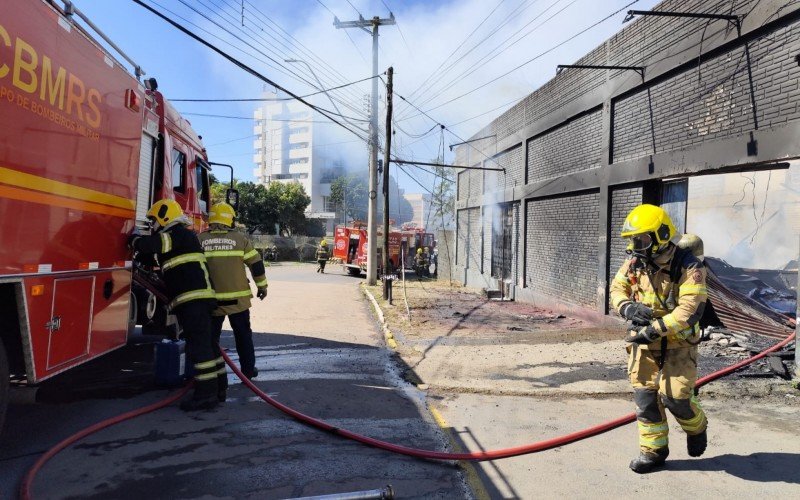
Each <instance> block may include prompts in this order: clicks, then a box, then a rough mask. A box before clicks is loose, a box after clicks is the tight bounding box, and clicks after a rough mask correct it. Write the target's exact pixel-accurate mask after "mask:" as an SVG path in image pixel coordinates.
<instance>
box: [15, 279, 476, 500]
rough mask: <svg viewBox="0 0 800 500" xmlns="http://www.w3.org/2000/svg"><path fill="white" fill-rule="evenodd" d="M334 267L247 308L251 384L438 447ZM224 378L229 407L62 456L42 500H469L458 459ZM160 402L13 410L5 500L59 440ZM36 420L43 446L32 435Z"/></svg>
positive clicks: (181, 416) (41, 483) (411, 390)
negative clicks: (330, 499) (348, 435)
mask: <svg viewBox="0 0 800 500" xmlns="http://www.w3.org/2000/svg"><path fill="white" fill-rule="evenodd" d="M329 270H330V272H329V273H328V274H324V275H321V274H317V273H315V272H314V266H311V265H300V266H297V265H287V266H274V267H270V268H268V271H267V275H268V278H269V280H270V287H269V296H268V298H267V299H266V300H265V301H264V302H258V301H256V303H255V306H254V308H253V320H252V322H253V329H254V331H256V332H258V333H257V334H256V335H255V342H256V354H257V364H258V368H259V370H260V372H261V373H260V376H259V377H258V379H257V381H256V382H257V384H258V385H259V386H260V387H261V388H262V389H263V390H265V391H267V392H269V393H270V395H272V396H274V397H275V398H276V399H278V400H279V401H281V402H282V403H285V404H287V405H289V406H292V407H294V408H295V409H297V410H299V411H301V412H304V413H307V414H309V415H312V416H315V417H318V418H322V419H325V420H327V421H329V422H330V423H331V424H333V425H336V426H339V427H343V428H347V429H349V430H352V431H355V432H359V433H363V434H366V435H369V436H371V437H375V438H379V439H384V440H387V441H390V442H394V443H399V444H403V445H407V446H414V447H421V448H428V449H439V450H441V449H443V446H444V438H443V435H442V434H441V433H439V432H438V430H437V428H436V425H435V423H434V422H433V419H432V418H431V416H430V414H429V412H428V411H427V409H426V407H425V404H424V399H423V397H422V393H421V392H420V391H419V390H418V389H416V388H415V387H413V386H410V385H408V384H406V383H404V382H402V381H401V380H400V378H399V377H398V376H397V370H396V366H395V364H394V363H393V362H392V360H391V353H389V352H388V351H387V350H386V348H385V346H384V344H383V339H382V337H381V335H380V334H379V331H378V329H377V328H376V325H375V322H374V320H373V319H372V317H371V316H370V314H369V312H368V310H367V306H366V303H365V301H364V300H363V297H362V296H361V295H360V292H359V290H358V280H356V279H353V278H351V277H349V276H345V275H343V274H342V273H340V272H338V270H337V269H336V268H331V267H329ZM226 328H227V326H226ZM223 335H224V338H223V344H224V345H226V346H228V347H229V348H230V347H232V345H233V342H232V336H231V334H230V332H223ZM230 352H231V353H233V354H235V350H231V351H230ZM230 378H231V382H232V384H233V385H232V386H231V389H230V391H229V400H228V402H227V403H226V404H225V405H223V406H222V407H220V408H219V409H217V410H214V411H211V412H206V413H196V414H190V415H187V414H185V413H183V412H181V411H180V410H179V409H178V408H177V407H176V406H172V407H169V408H165V409H162V410H159V411H157V412H154V413H151V414H149V415H146V416H143V417H139V418H137V419H135V420H132V421H129V422H125V423H122V424H120V425H117V426H114V427H112V428H109V429H106V430H103V431H101V432H99V433H97V434H95V435H92V436H90V437H88V438H86V439H84V440H83V441H81V442H80V443H78V444H76V445H74V446H72V447H70V448H68V449H67V450H65V451H64V452H62V453H60V454H59V455H57V456H56V457H55V458H54V459H53V460H52V461H50V462H49V463H48V464H47V465H46V466H45V467H44V469H43V470H42V471H41V473H40V474H39V476H38V477H37V480H36V482H35V484H34V489H33V492H34V495H35V498H74V497H81V498H92V497H96V498H137V499H140V498H142V497H155V498H198V497H204V498H290V497H297V496H308V495H322V494H331V493H343V492H351V491H359V490H367V489H375V488H381V487H383V486H385V485H387V484H391V485H392V488H393V489H394V490H395V492H396V494H397V497H398V498H463V497H466V496H468V495H469V494H468V492H467V491H466V489H465V486H464V484H463V481H462V477H461V473H460V471H459V469H458V467H456V466H455V465H454V464H452V463H442V462H429V461H421V460H415V459H411V458H407V457H403V456H399V455H394V454H391V453H388V452H384V451H380V450H376V449H372V448H368V447H366V446H364V445H361V444H357V443H354V442H351V441H347V440H344V439H342V438H339V437H336V436H333V435H330V434H327V433H324V432H321V431H318V430H315V429H311V428H309V427H307V426H305V425H303V424H300V423H298V422H296V421H294V420H292V419H291V418H289V417H287V416H285V415H283V414H282V413H279V412H278V411H277V410H275V409H273V408H271V407H269V406H268V405H266V404H264V403H263V402H261V401H260V400H257V399H256V398H255V397H254V395H253V394H252V393H251V392H250V391H249V390H248V389H247V388H246V387H244V386H242V385H241V384H240V383H238V381H237V380H235V378H234V377H233V376H232V375H231V377H230ZM145 385H146V384H145ZM109 390H113V388H111V389H109ZM164 395H165V392H164V391H152V390H144V391H142V392H141V393H139V394H137V395H135V396H133V398H131V399H116V398H113V395H112V396H109V399H107V400H97V399H95V397H96V395H93V396H91V397H84V398H78V400H77V401H72V402H69V403H52V404H50V405H48V406H47V407H45V405H44V404H42V403H39V404H36V405H31V406H18V407H15V408H13V409H12V410H13V411H12V412H11V414H10V416H9V417H10V418H9V425H8V432H7V433H6V434H5V435H4V437H3V438H2V441H0V444H2V446H0V450H2V451H0V471H3V472H0V476H4V477H3V478H2V479H0V485H2V491H0V497H6V496H11V495H12V494H13V492H14V491H15V488H16V483H17V481H18V480H19V478H20V477H21V476H22V474H23V472H24V470H25V469H26V468H27V467H28V466H29V465H30V464H31V463H32V462H33V460H35V458H36V456H37V454H38V453H39V452H41V451H42V450H43V449H45V448H47V447H48V446H50V445H52V444H54V443H55V442H57V441H58V440H59V439H62V438H63V437H64V436H66V435H69V434H70V433H72V432H74V431H76V430H78V429H80V428H82V427H83V426H85V425H88V424H89V423H92V422H94V421H96V420H99V419H100V418H101V417H102V418H106V417H108V416H110V415H114V414H116V413H118V412H120V411H122V410H123V409H129V408H132V407H136V406H139V405H143V404H147V403H149V402H152V401H153V400H156V399H158V398H161V397H163V396H164ZM126 396H130V395H129V394H127V395H126ZM33 416H35V421H36V424H37V425H36V435H35V436H31V435H30V434H29V432H28V433H26V432H25V430H26V429H28V427H27V425H26V423H29V422H31V418H32V417H33Z"/></svg>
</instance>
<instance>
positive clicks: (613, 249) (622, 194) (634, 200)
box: [608, 185, 642, 282]
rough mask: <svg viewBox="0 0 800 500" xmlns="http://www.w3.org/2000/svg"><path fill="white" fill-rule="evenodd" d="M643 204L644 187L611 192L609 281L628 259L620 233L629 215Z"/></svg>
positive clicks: (625, 188) (621, 188)
mask: <svg viewBox="0 0 800 500" xmlns="http://www.w3.org/2000/svg"><path fill="white" fill-rule="evenodd" d="M640 203H642V186H641V185H637V186H627V187H619V188H614V189H612V190H611V213H610V218H609V221H610V224H609V233H610V234H609V236H608V241H609V244H608V248H609V250H608V279H609V282H610V281H611V280H613V279H614V275H615V274H616V273H617V270H618V269H619V268H620V266H622V263H623V262H625V259H626V258H627V257H628V256H627V254H626V253H625V247H626V246H627V245H626V241H625V240H623V239H622V238H621V237H620V235H619V233H620V231H621V230H622V223H623V222H625V217H627V216H628V213H629V212H630V211H631V210H633V209H634V208H636V206H637V205H639V204H640Z"/></svg>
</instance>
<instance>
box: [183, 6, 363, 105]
mask: <svg viewBox="0 0 800 500" xmlns="http://www.w3.org/2000/svg"><path fill="white" fill-rule="evenodd" d="M198 1H199V2H200V4H201V5H202V6H203V7H205V8H206V9H209V10H211V9H210V8H209V7H208V6H207V5H206V4H205V3H204V2H203V0H198ZM209 1H211V0H209ZM178 2H180V3H181V4H183V5H184V6H185V7H187V8H189V9H190V10H192V11H193V12H195V13H196V14H198V15H200V16H202V17H203V18H205V19H206V20H207V21H209V22H211V23H213V24H214V25H215V26H217V27H218V28H219V29H221V30H223V31H225V32H226V33H228V34H229V35H230V36H232V37H234V38H236V39H237V40H239V41H241V42H242V43H244V44H245V45H247V46H248V47H250V48H252V49H253V50H255V51H256V52H258V53H259V54H261V55H263V56H264V57H266V58H267V59H269V60H270V61H273V62H274V63H275V64H277V65H278V66H280V67H281V68H284V70H285V71H284V72H285V73H286V72H288V73H289V74H290V75H291V76H292V77H294V78H295V79H297V80H298V81H301V82H303V83H305V84H307V85H309V86H311V87H312V88H316V89H319V90H322V89H321V88H320V87H317V86H316V85H314V83H312V82H311V81H309V80H308V79H306V78H304V77H303V76H301V75H300V74H299V73H297V72H296V71H294V70H292V69H289V67H288V66H286V65H285V64H283V63H281V62H280V61H278V60H277V59H275V58H273V57H272V56H270V55H269V54H267V53H265V52H264V51H262V50H260V49H259V48H257V47H255V46H254V45H253V44H251V43H250V42H248V41H246V40H244V39H243V38H241V37H240V36H238V35H237V34H235V33H233V32H232V31H230V30H229V29H228V28H225V27H224V26H222V25H220V24H219V23H218V22H216V21H214V20H213V19H211V18H210V17H209V16H207V15H205V14H204V13H202V12H200V11H199V10H198V9H196V8H195V7H192V6H191V5H189V3H187V1H186V0H178ZM215 5H216V4H215ZM216 6H217V7H219V6H218V5H216ZM220 17H221V16H220ZM225 21H226V22H227V23H228V24H231V25H232V26H234V27H235V28H236V29H237V30H239V31H240V32H242V34H243V35H244V36H249V37H250V38H253V37H252V35H247V34H245V33H244V30H243V29H242V28H241V27H239V26H238V25H237V24H236V23H234V22H231V21H230V20H227V19H225ZM253 41H254V42H256V43H259V44H260V45H261V46H262V47H264V48H265V49H267V50H270V51H271V52H272V53H273V54H275V55H276V56H278V57H283V56H282V55H281V54H279V53H278V52H277V51H276V50H275V47H274V45H271V47H272V48H270V47H268V46H267V45H265V44H264V43H262V42H259V41H257V40H255V38H253ZM312 77H313V75H312ZM342 104H343V105H346V106H348V107H350V109H352V110H354V111H356V112H359V109H358V108H356V107H353V106H352V105H350V104H349V103H345V102H342Z"/></svg>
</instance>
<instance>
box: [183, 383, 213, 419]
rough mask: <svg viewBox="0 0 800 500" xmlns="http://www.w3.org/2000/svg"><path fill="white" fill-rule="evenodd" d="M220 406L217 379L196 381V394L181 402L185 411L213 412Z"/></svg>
mask: <svg viewBox="0 0 800 500" xmlns="http://www.w3.org/2000/svg"><path fill="white" fill-rule="evenodd" d="M218 405H219V399H218V395H217V377H214V378H212V379H211V380H195V383H194V394H192V397H191V398H188V399H184V400H183V401H182V402H181V410H183V411H199V410H211V409H214V408H216V407H217V406H218Z"/></svg>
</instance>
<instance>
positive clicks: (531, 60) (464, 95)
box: [134, 0, 639, 121]
mask: <svg viewBox="0 0 800 500" xmlns="http://www.w3.org/2000/svg"><path fill="white" fill-rule="evenodd" d="M134 1H135V0H134ZM638 2H639V0H634V1H633V2H630V3H628V4H627V5H625V6H624V7H622V8H621V9H618V10H615V11H614V12H612V13H611V14H609V15H607V16H606V17H604V18H602V19H600V20H599V21H597V22H595V23H594V24H592V25H590V26H588V27H586V28H584V29H582V30H581V31H579V32H577V33H575V34H574V35H572V36H570V37H569V38H566V39H564V40H562V41H561V42H559V43H557V44H556V45H553V46H552V47H550V48H549V49H546V50H544V51H543V52H540V53H539V54H537V55H535V56H533V57H531V58H530V59H528V60H527V61H525V62H523V63H521V64H519V65H517V66H515V67H514V68H512V69H510V70H508V71H506V72H505V73H503V74H502V75H499V76H497V77H495V78H492V79H491V80H489V81H487V82H484V83H482V84H480V85H478V86H477V87H475V88H473V89H471V90H468V91H467V92H464V93H463V94H459V95H457V96H456V97H453V98H452V99H449V100H447V101H445V102H443V103H442V104H439V105H436V106H434V107H432V108H429V109H428V110H427V111H428V112H430V111H433V110H435V109H439V108H441V107H443V106H447V105H448V104H451V103H453V102H455V101H457V100H459V99H463V98H464V97H466V96H468V95H470V94H472V93H474V92H477V91H478V90H480V89H482V88H484V87H486V86H488V85H490V84H492V83H494V82H496V81H498V80H500V79H501V78H504V77H506V76H508V75H510V74H511V73H513V72H515V71H517V70H518V69H520V68H523V67H525V66H527V65H528V64H530V63H532V62H534V61H536V60H537V59H540V58H541V57H544V56H545V55H547V54H549V53H550V52H553V51H554V50H556V49H557V48H559V47H561V46H563V45H566V44H567V43H569V42H571V41H572V40H574V39H576V38H578V37H579V36H581V35H583V34H584V33H586V32H587V31H589V30H591V29H593V28H595V27H597V26H598V25H600V24H602V23H604V22H606V21H608V20H609V19H611V18H612V17H614V16H616V15H617V14H619V13H620V12H622V11H624V10H625V9H627V8H628V7H630V6H631V5H633V4H635V3H638ZM415 116H419V115H413V116H410V117H408V118H404V119H403V120H409V119H411V118H414V117H415ZM403 120H401V121H403Z"/></svg>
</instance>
